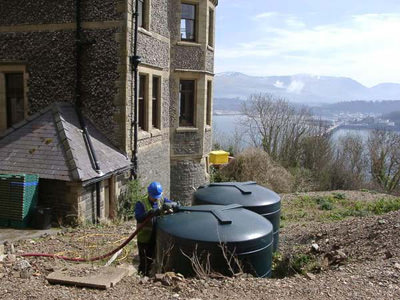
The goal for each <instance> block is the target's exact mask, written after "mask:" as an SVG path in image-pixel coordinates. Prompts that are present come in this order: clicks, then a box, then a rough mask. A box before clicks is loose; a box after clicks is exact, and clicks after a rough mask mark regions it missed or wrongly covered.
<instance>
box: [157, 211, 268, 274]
mask: <svg viewBox="0 0 400 300" xmlns="http://www.w3.org/2000/svg"><path fill="white" fill-rule="evenodd" d="M272 230H273V227H272V224H271V223H270V222H269V221H268V220H266V219H265V218H263V217H261V216H260V215H258V214H256V213H253V212H251V211H249V210H247V209H244V208H242V207H241V206H240V205H228V206H221V205H201V206H195V207H181V208H180V212H178V213H176V214H173V215H166V216H162V217H159V218H158V220H157V239H156V247H157V251H156V253H157V259H156V261H157V265H158V266H162V269H161V270H160V271H162V272H167V271H174V272H179V273H181V274H184V275H185V276H191V275H196V271H195V269H196V267H199V266H201V267H200V269H201V268H203V270H208V269H211V270H212V271H213V272H216V273H220V274H224V275H227V276H230V275H233V274H235V273H237V272H239V271H243V272H246V273H250V274H253V275H254V276H258V277H269V276H270V275H271V266H272V243H273V235H272ZM228 261H231V263H230V264H229V263H228ZM239 266H240V267H239ZM198 271H199V269H198V268H197V272H198Z"/></svg>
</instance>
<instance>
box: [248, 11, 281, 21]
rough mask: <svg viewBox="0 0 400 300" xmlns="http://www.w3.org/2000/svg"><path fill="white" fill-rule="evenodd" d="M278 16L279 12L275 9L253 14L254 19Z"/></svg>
mask: <svg viewBox="0 0 400 300" xmlns="http://www.w3.org/2000/svg"><path fill="white" fill-rule="evenodd" d="M276 16H279V13H277V12H275V11H270V12H264V13H261V14H258V15H256V16H254V18H253V19H254V20H261V19H268V18H271V17H276Z"/></svg>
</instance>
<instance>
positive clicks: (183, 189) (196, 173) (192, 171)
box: [171, 159, 207, 205]
mask: <svg viewBox="0 0 400 300" xmlns="http://www.w3.org/2000/svg"><path fill="white" fill-rule="evenodd" d="M171 178H173V180H171V195H172V197H173V199H174V200H175V201H179V202H181V203H182V204H185V205H190V204H191V201H192V197H193V192H194V191H195V190H196V189H197V188H198V187H199V186H200V185H203V184H205V183H206V182H207V175H206V173H205V163H204V162H203V161H201V162H200V161H196V160H190V159H188V160H177V161H171Z"/></svg>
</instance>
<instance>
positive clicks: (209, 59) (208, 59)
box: [206, 50, 214, 73]
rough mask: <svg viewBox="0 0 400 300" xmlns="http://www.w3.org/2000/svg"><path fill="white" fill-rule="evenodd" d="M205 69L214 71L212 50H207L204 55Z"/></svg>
mask: <svg viewBox="0 0 400 300" xmlns="http://www.w3.org/2000/svg"><path fill="white" fill-rule="evenodd" d="M206 71H207V72H210V73H214V51H211V50H207V55H206Z"/></svg>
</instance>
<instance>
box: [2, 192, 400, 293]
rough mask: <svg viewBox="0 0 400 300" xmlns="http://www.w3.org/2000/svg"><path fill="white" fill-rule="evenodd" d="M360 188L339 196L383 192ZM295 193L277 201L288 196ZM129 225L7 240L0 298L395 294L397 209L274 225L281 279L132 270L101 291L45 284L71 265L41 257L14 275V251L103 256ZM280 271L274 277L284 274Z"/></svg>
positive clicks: (17, 265) (398, 284)
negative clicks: (172, 276) (152, 275)
mask: <svg viewBox="0 0 400 300" xmlns="http://www.w3.org/2000/svg"><path fill="white" fill-rule="evenodd" d="M357 193H358V194H357ZM359 193H361V192H354V193H351V195H352V196H350V194H349V195H347V193H346V197H348V198H350V197H355V198H357V199H361V200H362V198H365V201H373V200H374V197H375V198H376V199H377V198H382V197H383V196H382V195H379V194H371V193H369V194H368V198H366V196H365V197H363V194H359ZM371 195H372V196H371ZM296 196H298V195H295V196H293V197H292V196H291V197H285V198H284V200H283V201H292V199H294V198H295V197H296ZM360 197H361V198H360ZM371 197H372V198H371ZM133 227H134V225H133V224H132V223H123V224H120V225H108V226H97V227H84V228H79V229H63V230H62V231H61V233H59V234H58V235H54V236H53V235H48V236H42V237H41V238H39V239H34V240H25V241H19V242H14V243H13V248H14V251H15V255H16V256H12V255H11V257H10V256H7V257H6V258H5V259H4V261H3V262H0V282H1V284H0V299H43V300H48V299H69V300H70V299H85V300H89V299H158V300H161V299H192V300H195V299H400V211H395V212H390V213H386V214H383V215H372V216H366V217H348V218H345V219H343V220H337V221H331V220H327V221H326V222H315V221H309V222H307V223H288V224H287V225H286V226H285V227H284V228H282V230H281V235H280V237H281V245H280V250H281V254H280V257H281V259H277V263H278V264H279V263H280V264H281V267H282V266H284V267H287V270H286V271H288V272H287V274H286V275H287V276H286V277H284V278H280V279H258V278H251V277H248V276H238V277H237V278H219V279H211V278H205V279H204V278H203V279H200V278H198V279H184V280H183V281H177V282H175V283H173V284H171V285H170V286H166V285H163V284H162V283H161V282H159V281H158V282H155V281H154V280H153V279H147V278H141V277H139V276H136V275H134V276H132V277H128V278H125V279H124V280H123V281H122V282H120V283H119V284H118V285H117V286H115V287H113V288H111V289H109V290H105V291H101V290H93V289H84V288H75V287H66V286H60V285H50V284H49V283H47V281H46V279H45V276H46V275H47V274H49V273H50V272H52V271H53V270H55V269H58V268H64V267H67V266H69V265H70V263H66V262H64V261H61V260H55V259H46V258H27V259H26V261H27V262H28V263H29V264H30V266H31V268H30V269H31V274H29V275H28V276H22V277H24V278H26V279H24V278H21V272H20V269H21V267H23V264H21V261H22V258H20V257H18V254H20V253H22V252H41V253H43V252H47V253H58V254H60V255H66V256H77V255H81V256H92V255H96V254H102V253H104V252H106V251H107V250H109V249H112V248H113V247H115V245H117V244H118V243H120V242H121V241H122V240H123V239H124V238H126V237H127V236H129V234H130V233H131V232H132V228H133ZM85 249H86V250H85ZM10 250H11V243H6V245H5V251H6V252H7V251H10ZM135 253H136V249H135V247H134V246H133V245H130V246H129V247H128V248H127V249H126V250H124V252H123V253H122V254H121V256H120V257H119V262H120V263H122V262H130V261H132V259H133V257H134V255H135ZM286 258H288V259H289V260H290V259H291V262H294V263H297V262H299V261H301V262H302V263H304V265H301V267H304V268H308V269H306V270H303V271H301V270H297V271H293V267H294V266H295V265H294V264H293V265H285V259H286ZM299 258H300V260H299ZM103 264H104V263H103ZM97 267H98V266H97V265H94V268H97ZM282 269H283V270H284V272H283V273H282V274H280V275H285V269H284V268H282ZM289 269H290V270H289Z"/></svg>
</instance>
